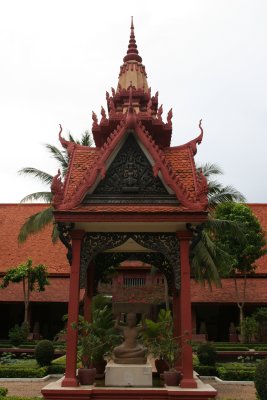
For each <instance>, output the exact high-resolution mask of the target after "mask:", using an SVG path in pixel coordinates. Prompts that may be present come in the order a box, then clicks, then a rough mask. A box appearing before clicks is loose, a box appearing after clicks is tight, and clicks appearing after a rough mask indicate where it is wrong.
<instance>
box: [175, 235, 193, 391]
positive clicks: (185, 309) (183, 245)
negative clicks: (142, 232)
mask: <svg viewBox="0 0 267 400" xmlns="http://www.w3.org/2000/svg"><path fill="white" fill-rule="evenodd" d="M191 237H192V234H191V232H188V231H182V232H177V238H178V240H179V242H180V261H181V291H180V316H181V336H182V338H181V342H182V354H181V361H182V369H183V371H182V372H183V378H182V381H181V383H180V386H181V387H182V388H196V387H197V382H196V381H195V379H194V377H193V354H192V346H191V345H190V344H188V340H190V339H191V337H192V318H191V295H190V262H189V246H190V239H191Z"/></svg>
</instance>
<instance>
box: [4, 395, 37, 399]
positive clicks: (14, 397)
mask: <svg viewBox="0 0 267 400" xmlns="http://www.w3.org/2000/svg"><path fill="white" fill-rule="evenodd" d="M2 399H3V400H40V397H20V396H8V397H0V400H2Z"/></svg>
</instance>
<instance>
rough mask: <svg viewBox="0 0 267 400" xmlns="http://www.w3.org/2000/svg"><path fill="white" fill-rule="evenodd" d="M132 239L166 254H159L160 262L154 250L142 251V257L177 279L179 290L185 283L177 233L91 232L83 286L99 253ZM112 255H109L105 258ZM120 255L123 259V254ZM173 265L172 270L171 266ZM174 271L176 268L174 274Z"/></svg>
mask: <svg viewBox="0 0 267 400" xmlns="http://www.w3.org/2000/svg"><path fill="white" fill-rule="evenodd" d="M129 238H132V239H133V240H135V241H136V243H138V244H140V245H141V246H143V247H146V248H148V249H151V250H153V251H154V252H155V253H160V254H161V255H163V256H164V257H163V258H162V256H161V255H160V256H158V262H157V261H156V258H157V257H156V256H155V255H154V254H155V253H154V252H152V253H138V254H139V259H141V260H142V261H145V262H147V263H150V264H152V265H155V266H156V267H158V268H159V269H160V270H161V271H162V272H163V273H165V274H166V276H167V279H168V281H169V282H171V281H172V280H174V284H173V286H174V287H175V288H176V289H177V290H179V289H180V282H181V279H180V256H179V246H178V241H177V238H176V235H175V234H173V233H105V232H103V233H95V232H93V233H87V234H86V237H85V240H84V242H83V246H82V256H81V275H80V286H81V287H84V285H85V276H86V270H87V267H88V265H89V263H90V262H91V261H92V260H93V259H94V258H95V257H96V256H98V255H99V254H100V253H103V252H104V251H106V250H110V249H113V248H115V247H117V246H120V245H121V244H123V243H125V242H126V241H127V240H128V239H129ZM112 254H113V253H112ZM145 254H147V255H145ZM108 256H109V254H107V256H106V255H105V256H103V257H108ZM117 257H118V258H117V259H119V257H120V256H117ZM141 257H143V258H141ZM110 258H111V260H112V262H114V261H115V258H116V256H114V255H113V256H112V255H110ZM164 258H165V260H164ZM109 265H112V264H109ZM170 266H171V269H170V268H169V267H170ZM170 270H171V271H172V273H171V274H170Z"/></svg>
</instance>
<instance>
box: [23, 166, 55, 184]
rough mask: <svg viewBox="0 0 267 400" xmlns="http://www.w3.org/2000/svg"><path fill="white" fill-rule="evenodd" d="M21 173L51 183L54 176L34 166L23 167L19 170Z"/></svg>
mask: <svg viewBox="0 0 267 400" xmlns="http://www.w3.org/2000/svg"><path fill="white" fill-rule="evenodd" d="M18 173H19V174H20V175H31V176H33V177H34V178H37V179H39V180H40V181H41V182H42V183H45V184H48V185H51V183H52V180H53V177H52V175H50V174H48V173H47V172H44V171H41V170H39V169H37V168H33V167H26V168H22V169H20V170H19V171H18Z"/></svg>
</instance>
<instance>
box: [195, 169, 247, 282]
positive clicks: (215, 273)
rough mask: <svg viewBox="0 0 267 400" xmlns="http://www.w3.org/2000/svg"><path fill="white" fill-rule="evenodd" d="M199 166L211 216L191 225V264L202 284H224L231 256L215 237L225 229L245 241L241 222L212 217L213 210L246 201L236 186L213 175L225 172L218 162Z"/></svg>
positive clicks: (196, 277)
mask: <svg viewBox="0 0 267 400" xmlns="http://www.w3.org/2000/svg"><path fill="white" fill-rule="evenodd" d="M198 169H201V170H202V173H203V174H204V176H205V177H206V178H207V181H208V188H209V192H208V201H209V219H208V220H207V221H206V222H204V223H203V224H201V225H198V226H197V227H196V228H193V227H191V226H189V229H191V230H192V231H193V240H192V243H191V248H190V253H191V254H190V256H191V267H192V272H193V274H194V276H195V279H196V280H197V281H198V282H200V283H203V284H204V283H205V282H207V283H208V284H209V286H211V284H212V283H214V284H215V285H216V286H217V287H220V286H221V280H220V276H221V275H222V274H223V273H225V271H227V270H230V269H231V263H232V258H231V256H230V255H229V254H228V253H226V252H225V251H224V250H222V249H221V248H220V247H219V246H218V245H217V244H216V243H215V241H214V240H213V239H214V237H215V236H217V235H219V234H220V232H222V231H223V230H224V229H226V228H227V229H228V230H231V231H232V232H233V233H234V234H235V235H237V236H238V237H239V238H240V241H242V240H243V235H242V225H240V224H238V223H237V222H233V221H226V220H219V219H215V218H213V210H214V209H215V208H216V206H217V205H218V204H220V203H224V202H244V201H245V197H244V196H243V195H242V194H241V193H240V192H239V191H238V190H236V189H235V188H234V187H233V186H230V185H227V186H223V185H222V184H221V183H219V182H218V181H217V180H216V179H213V176H217V175H222V174H223V172H222V170H221V168H220V167H219V166H218V165H216V164H208V163H207V164H204V165H202V166H201V167H199V168H198Z"/></svg>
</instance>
